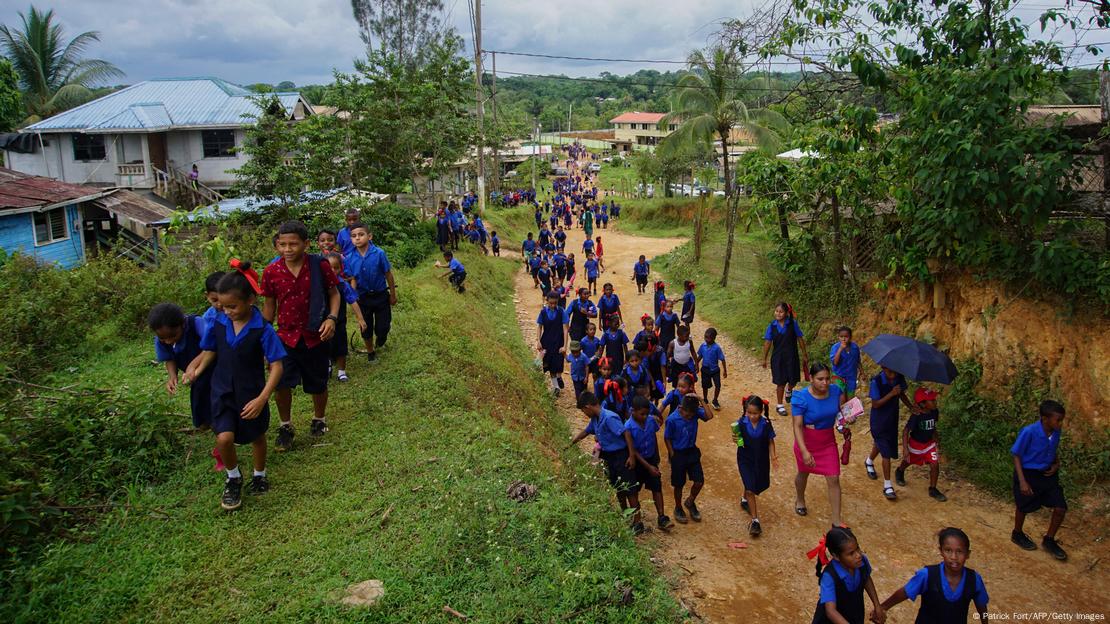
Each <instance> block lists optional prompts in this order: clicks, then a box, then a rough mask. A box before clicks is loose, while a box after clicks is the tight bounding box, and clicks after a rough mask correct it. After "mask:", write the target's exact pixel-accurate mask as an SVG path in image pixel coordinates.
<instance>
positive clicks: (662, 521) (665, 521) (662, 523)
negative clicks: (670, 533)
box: [659, 516, 674, 531]
mask: <svg viewBox="0 0 1110 624" xmlns="http://www.w3.org/2000/svg"><path fill="white" fill-rule="evenodd" d="M672 526H674V523H673V522H671V519H670V517H668V516H659V528H660V529H662V530H664V531H666V530H667V529H669V528H671V527H672Z"/></svg>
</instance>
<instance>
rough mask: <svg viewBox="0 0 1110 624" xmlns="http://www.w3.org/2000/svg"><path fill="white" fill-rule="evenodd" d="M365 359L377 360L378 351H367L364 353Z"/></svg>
mask: <svg viewBox="0 0 1110 624" xmlns="http://www.w3.org/2000/svg"><path fill="white" fill-rule="evenodd" d="M366 361H367V362H377V361H378V352H377V351H371V352H370V353H367V354H366Z"/></svg>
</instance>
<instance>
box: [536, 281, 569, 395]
mask: <svg viewBox="0 0 1110 624" xmlns="http://www.w3.org/2000/svg"><path fill="white" fill-rule="evenodd" d="M536 325H539V331H538V332H537V333H538V334H539V336H538V339H537V341H536V350H538V351H539V352H540V358H541V359H542V360H543V372H545V373H547V374H548V375H549V378H550V382H551V392H552V393H553V394H554V395H555V396H559V391H560V390H562V389H563V362H564V359H565V358H566V355H567V345H568V344H569V343H570V339H569V337H568V336H567V330H568V326H569V325H570V320H569V319H568V318H567V311H566V310H565V309H563V308H560V307H559V298H558V296H556V295H555V293H548V295H547V305H546V306H544V307H543V308H541V309H540V313H539V316H537V317H536Z"/></svg>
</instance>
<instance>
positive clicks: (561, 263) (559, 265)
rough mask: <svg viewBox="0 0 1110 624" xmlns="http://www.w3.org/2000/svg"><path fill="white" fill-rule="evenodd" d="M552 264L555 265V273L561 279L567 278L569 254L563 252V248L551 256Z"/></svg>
mask: <svg viewBox="0 0 1110 624" xmlns="http://www.w3.org/2000/svg"><path fill="white" fill-rule="evenodd" d="M551 264H552V265H553V266H554V268H555V275H557V276H558V277H559V279H566V278H567V255H566V254H565V253H563V250H561V249H560V250H558V251H556V252H555V255H553V256H551Z"/></svg>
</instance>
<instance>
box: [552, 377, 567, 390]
mask: <svg viewBox="0 0 1110 624" xmlns="http://www.w3.org/2000/svg"><path fill="white" fill-rule="evenodd" d="M555 381H556V383H558V384H559V389H560V390H562V389H563V388H566V387H567V386H566V384H565V383H563V378H562V377H556V378H555Z"/></svg>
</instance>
